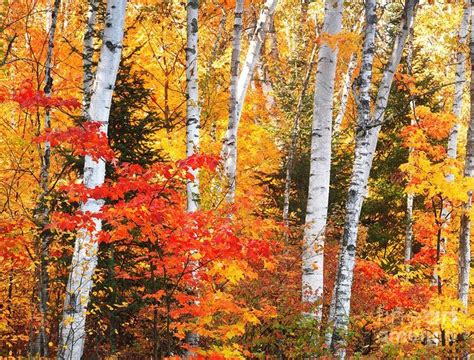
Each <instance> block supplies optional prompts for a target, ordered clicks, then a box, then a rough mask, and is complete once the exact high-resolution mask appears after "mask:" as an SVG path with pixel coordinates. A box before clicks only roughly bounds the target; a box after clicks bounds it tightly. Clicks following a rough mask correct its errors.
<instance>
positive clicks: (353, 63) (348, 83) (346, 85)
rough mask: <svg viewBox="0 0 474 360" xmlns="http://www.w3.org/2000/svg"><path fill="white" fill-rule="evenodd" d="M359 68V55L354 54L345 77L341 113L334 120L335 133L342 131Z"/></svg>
mask: <svg viewBox="0 0 474 360" xmlns="http://www.w3.org/2000/svg"><path fill="white" fill-rule="evenodd" d="M356 66H357V54H356V53H353V54H352V55H351V59H350V60H349V65H348V66H347V72H346V75H345V76H344V83H343V86H342V93H341V101H340V107H339V112H338V114H337V116H336V120H334V133H338V132H339V131H340V129H341V124H342V120H344V116H345V115H346V109H347V101H348V100H349V94H350V89H351V85H352V74H353V73H354V70H355V68H356Z"/></svg>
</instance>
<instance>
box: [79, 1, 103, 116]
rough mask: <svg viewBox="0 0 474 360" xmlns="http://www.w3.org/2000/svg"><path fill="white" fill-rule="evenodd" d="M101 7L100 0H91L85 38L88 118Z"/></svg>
mask: <svg viewBox="0 0 474 360" xmlns="http://www.w3.org/2000/svg"><path fill="white" fill-rule="evenodd" d="M98 8H99V1H98V0H89V10H88V13H87V20H86V31H85V32H84V40H83V45H84V49H83V54H82V57H83V60H82V68H83V78H82V85H83V87H84V95H83V114H84V117H86V120H90V119H87V115H88V113H89V112H88V111H89V105H90V102H91V97H92V85H93V84H94V71H93V70H94V69H93V68H94V29H95V24H96V21H97V10H98Z"/></svg>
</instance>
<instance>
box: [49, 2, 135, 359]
mask: <svg viewBox="0 0 474 360" xmlns="http://www.w3.org/2000/svg"><path fill="white" fill-rule="evenodd" d="M126 5H127V1H126V0H108V1H107V10H106V11H107V12H106V19H105V24H106V26H105V28H104V35H103V40H102V49H101V53H100V59H99V64H98V67H97V73H96V78H95V82H94V91H93V94H92V98H91V103H90V108H89V116H90V119H92V120H93V121H98V122H100V123H101V127H100V131H101V132H103V133H104V134H107V128H108V121H109V113H110V107H111V103H112V94H113V90H114V86H115V80H116V77H117V72H118V69H119V64H120V59H121V53H122V41H123V31H124V21H125V9H126ZM104 179H105V161H104V160H103V159H99V160H98V161H94V160H93V159H92V157H90V156H86V157H85V163H84V185H85V186H86V187H87V188H89V189H93V188H95V187H97V186H100V185H102V184H103V183H104ZM103 203H104V201H103V200H101V199H99V200H96V199H88V200H87V201H86V202H85V203H83V204H82V205H81V210H82V212H89V213H92V214H97V213H99V212H100V211H101V209H102V206H103ZM94 223H95V229H94V230H93V231H92V232H88V231H87V230H86V229H81V230H79V232H78V234H77V237H76V243H75V246H74V253H73V257H72V265H71V272H70V275H69V280H68V284H67V288H66V300H65V303H64V312H63V320H62V324H61V330H60V348H59V352H58V359H74V360H76V359H80V358H81V356H82V353H83V348H84V341H85V336H86V331H85V322H86V311H87V305H88V303H89V298H90V295H89V294H90V290H91V288H92V282H93V280H92V276H93V274H94V270H95V267H96V265H97V250H98V244H97V233H98V232H99V231H100V230H101V228H102V222H101V221H100V220H99V219H95V220H94Z"/></svg>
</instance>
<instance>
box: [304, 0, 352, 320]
mask: <svg viewBox="0 0 474 360" xmlns="http://www.w3.org/2000/svg"><path fill="white" fill-rule="evenodd" d="M342 10H343V1H342V0H326V2H325V8H324V11H325V15H324V25H323V34H327V35H329V36H332V35H336V34H338V33H339V32H340V31H341V26H342ZM336 64H337V47H336V48H333V47H332V46H331V45H330V44H328V43H327V42H324V43H323V44H322V45H321V48H320V50H319V56H318V66H317V70H316V85H315V93H314V111H313V124H312V133H311V162H310V173H309V189H308V203H307V206H306V219H305V224H306V228H305V233H304V239H305V240H304V246H303V273H302V281H303V283H302V286H303V294H302V299H303V301H304V302H315V301H317V300H318V299H320V297H321V296H322V294H323V272H324V251H323V250H324V238H325V229H326V219H327V212H328V201H329V181H330V169H331V139H332V116H333V96H334V79H335V75H336ZM321 310H322V307H318V310H317V311H316V313H314V314H312V315H314V316H316V317H317V318H318V319H320V318H321V315H322V313H321Z"/></svg>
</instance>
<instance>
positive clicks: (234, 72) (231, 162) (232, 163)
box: [221, 0, 244, 203]
mask: <svg viewBox="0 0 474 360" xmlns="http://www.w3.org/2000/svg"><path fill="white" fill-rule="evenodd" d="M243 11H244V0H237V1H236V2H235V10H234V33H233V38H232V56H231V61H230V87H229V92H230V96H229V125H228V128H227V132H226V135H225V138H224V144H223V147H222V153H221V157H222V159H223V160H224V173H225V175H226V177H227V181H228V186H229V189H228V191H227V193H226V200H227V202H228V203H233V202H234V197H235V172H236V167H237V164H236V161H237V128H236V126H237V123H238V120H237V101H238V100H237V99H238V96H239V95H238V92H237V84H238V81H239V67H240V46H241V41H242V15H243ZM232 175H233V177H234V179H233V181H231V177H232Z"/></svg>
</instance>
